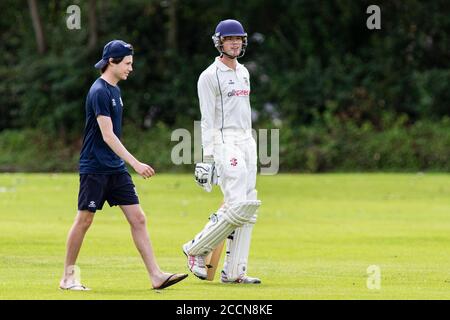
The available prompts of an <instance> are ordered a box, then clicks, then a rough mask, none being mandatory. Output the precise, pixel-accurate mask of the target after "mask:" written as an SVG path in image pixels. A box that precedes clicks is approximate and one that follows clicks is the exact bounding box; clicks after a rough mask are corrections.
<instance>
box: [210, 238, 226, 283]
mask: <svg viewBox="0 0 450 320" xmlns="http://www.w3.org/2000/svg"><path fill="white" fill-rule="evenodd" d="M224 244H225V240H224V241H222V242H221V243H219V244H218V245H217V247H215V248H214V250H213V251H211V252H210V253H209V254H208V255H207V256H206V259H205V264H206V280H208V281H213V280H214V275H215V274H216V270H217V266H218V265H219V262H220V257H221V256H222V250H223V246H224Z"/></svg>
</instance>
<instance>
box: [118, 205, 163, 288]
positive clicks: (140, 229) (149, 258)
mask: <svg viewBox="0 0 450 320" xmlns="http://www.w3.org/2000/svg"><path fill="white" fill-rule="evenodd" d="M120 208H121V209H122V211H123V213H124V214H125V217H126V218H127V220H128V222H129V224H130V227H131V234H132V236H133V240H134V244H135V245H136V248H137V249H138V251H139V253H140V254H141V257H142V260H144V264H145V267H146V268H147V271H148V274H149V276H150V279H151V282H152V286H153V288H156V287H159V286H160V285H161V284H162V283H163V282H164V281H165V280H166V279H167V278H168V277H169V276H170V275H171V274H170V273H166V272H162V271H161V269H160V268H159V266H158V263H157V262H156V257H155V253H154V252H153V247H152V244H151V241H150V237H149V235H148V232H147V219H146V217H145V215H144V212H143V211H142V208H141V206H140V205H138V204H135V205H128V206H120Z"/></svg>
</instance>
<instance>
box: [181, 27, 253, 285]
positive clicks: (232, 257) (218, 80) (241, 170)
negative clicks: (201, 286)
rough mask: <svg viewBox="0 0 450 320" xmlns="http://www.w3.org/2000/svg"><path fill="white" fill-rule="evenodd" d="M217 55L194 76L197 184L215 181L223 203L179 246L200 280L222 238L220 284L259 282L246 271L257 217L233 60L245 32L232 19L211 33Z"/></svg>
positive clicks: (239, 78)
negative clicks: (199, 136) (198, 156)
mask: <svg viewBox="0 0 450 320" xmlns="http://www.w3.org/2000/svg"><path fill="white" fill-rule="evenodd" d="M212 39H213V42H214V45H215V47H216V48H217V50H218V51H219V53H220V56H219V57H216V58H215V60H214V62H213V63H212V64H211V65H210V66H209V67H208V68H207V69H206V70H204V71H203V72H202V74H201V75H200V77H199V80H198V97H199V103H200V111H201V129H202V147H203V162H202V163H198V164H196V166H195V178H196V181H197V183H198V184H199V185H200V186H202V187H203V188H204V189H205V190H206V191H211V188H212V185H213V184H214V183H215V182H217V183H218V185H219V186H220V188H221V190H222V192H223V195H224V203H223V205H222V206H221V207H220V208H219V209H218V210H217V212H215V213H213V214H212V215H211V216H210V218H209V222H208V223H207V224H206V226H205V227H204V228H203V230H201V231H200V232H199V233H198V234H197V235H196V236H195V237H194V239H193V240H191V241H188V242H187V243H185V244H184V245H183V252H184V254H185V255H186V256H187V260H188V262H187V263H188V267H189V270H190V271H191V272H192V273H193V274H194V275H195V276H197V277H198V278H200V279H202V280H205V279H206V275H207V270H206V266H205V257H206V256H207V255H208V254H209V253H210V252H211V251H212V250H213V249H214V248H215V247H216V246H217V245H218V244H220V243H221V242H222V241H224V240H225V239H227V240H226V258H225V262H224V266H223V269H222V272H221V282H222V283H243V284H256V283H261V281H260V279H258V278H252V277H249V276H248V275H247V263H248V255H249V250H250V239H251V234H252V230H253V226H254V224H255V222H256V219H257V209H258V207H259V206H260V205H261V202H260V201H259V200H257V192H256V189H255V184H256V171H257V166H256V162H257V156H256V142H255V140H254V139H253V136H252V123H251V107H250V75H249V72H248V70H247V68H246V67H244V65H242V64H240V63H239V62H238V61H237V59H238V58H241V57H242V56H244V54H245V50H246V48H247V33H246V32H245V31H244V28H243V27H242V25H241V23H240V22H239V21H236V20H231V19H229V20H224V21H221V22H220V23H219V24H218V25H217V27H216V30H215V33H214V35H213V36H212Z"/></svg>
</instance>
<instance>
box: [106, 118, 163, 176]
mask: <svg viewBox="0 0 450 320" xmlns="http://www.w3.org/2000/svg"><path fill="white" fill-rule="evenodd" d="M97 122H98V125H99V127H100V131H101V132H102V137H103V141H105V143H106V144H107V145H108V146H109V147H110V148H111V150H112V151H114V153H115V154H117V155H118V156H119V157H120V158H121V159H123V160H124V161H125V162H126V163H128V164H129V165H130V166H132V167H133V169H134V170H135V171H136V172H137V173H138V174H139V175H140V176H142V177H143V178H150V177H151V176H153V175H154V174H155V171H154V170H153V168H152V167H150V166H149V165H148V164H145V163H142V162H140V161H138V160H137V159H136V158H135V157H134V156H133V155H132V154H131V153H130V152H129V151H128V150H127V149H126V148H125V147H124V145H123V144H122V142H120V140H119V138H118V137H117V136H116V135H115V134H114V131H113V125H112V121H111V118H110V117H106V116H102V115H100V116H98V117H97Z"/></svg>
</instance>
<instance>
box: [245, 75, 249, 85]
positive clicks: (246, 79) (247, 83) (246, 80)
mask: <svg viewBox="0 0 450 320" xmlns="http://www.w3.org/2000/svg"><path fill="white" fill-rule="evenodd" d="M244 81H245V84H246V85H247V86H249V85H250V83H249V82H248V78H247V77H244Z"/></svg>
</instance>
